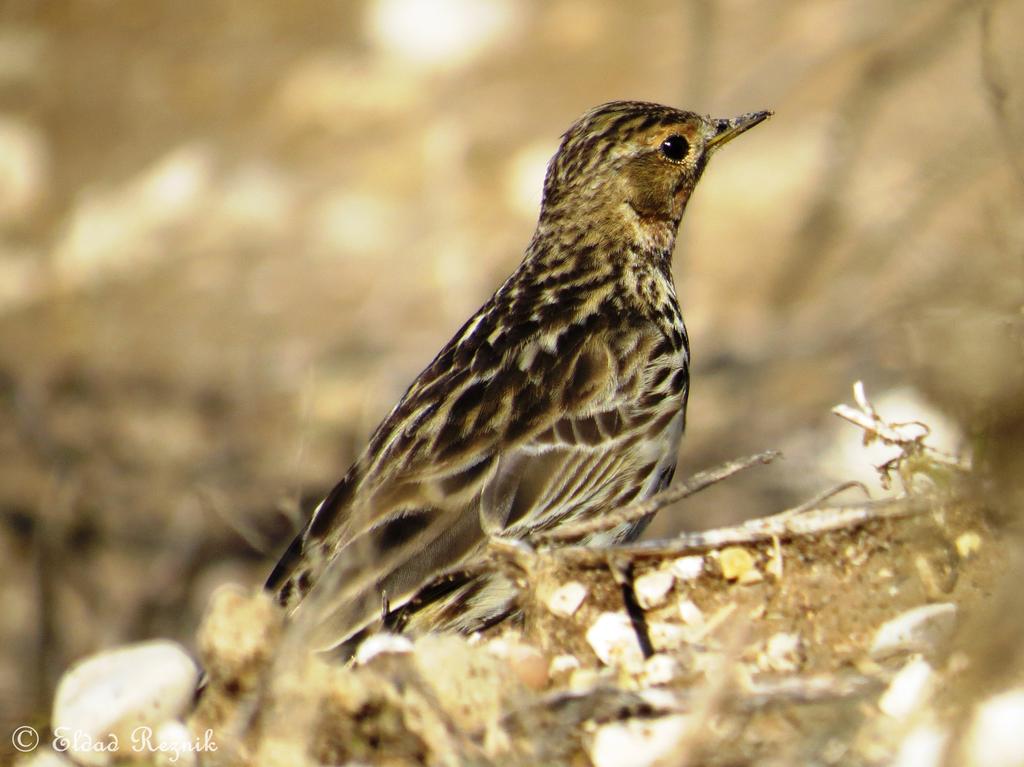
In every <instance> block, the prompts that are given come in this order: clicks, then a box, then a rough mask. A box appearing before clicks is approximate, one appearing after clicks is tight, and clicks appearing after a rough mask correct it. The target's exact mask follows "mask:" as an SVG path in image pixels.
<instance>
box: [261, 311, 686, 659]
mask: <svg viewBox="0 0 1024 767" xmlns="http://www.w3.org/2000/svg"><path fill="white" fill-rule="evenodd" d="M598 330H600V331H603V332H594V331H595V329H594V328H587V329H586V332H582V333H571V334H570V333H566V332H563V333H562V334H561V336H560V337H559V336H555V337H553V338H552V339H551V340H548V341H547V343H545V337H544V336H539V337H538V336H537V335H534V336H533V338H532V339H529V340H524V341H523V342H522V343H521V344H518V345H516V346H514V347H513V348H511V349H506V350H504V353H503V354H500V355H494V356H495V357H496V359H494V358H492V364H491V365H490V366H489V368H487V369H485V368H483V366H482V365H479V364H475V363H477V361H478V357H479V353H480V352H479V348H478V350H477V352H476V354H474V356H473V357H471V358H470V359H467V360H463V361H462V362H463V363H464V364H456V365H453V364H452V363H453V361H454V360H452V359H445V355H446V354H447V355H449V356H452V355H455V354H458V352H459V347H458V346H457V345H456V344H455V342H454V341H453V344H450V345H449V347H448V348H446V350H445V351H442V353H441V355H439V357H438V358H437V360H435V362H434V364H433V365H432V366H431V367H429V368H428V369H427V370H425V371H424V373H423V374H421V376H420V378H418V379H417V381H416V382H415V383H414V384H413V385H412V386H411V387H410V389H409V391H408V392H406V395H405V397H403V399H402V401H401V402H400V403H399V404H398V406H396V408H395V409H394V410H393V411H392V413H391V414H390V415H389V416H388V418H387V419H386V420H385V421H384V423H383V424H381V426H380V428H379V429H378V430H377V432H376V433H375V435H374V437H373V439H372V440H371V442H370V445H369V446H368V447H367V450H366V452H365V453H364V454H363V457H362V458H361V459H360V460H359V461H358V462H357V463H356V464H355V465H354V466H353V468H352V470H351V471H350V473H349V475H348V476H347V477H346V478H345V480H343V481H342V483H341V484H339V486H338V487H337V488H335V490H334V492H332V494H331V495H330V496H328V498H327V499H325V501H324V502H323V503H322V504H321V506H320V507H319V508H318V510H317V512H316V515H315V517H314V520H313V521H312V522H311V524H310V526H309V528H307V530H306V531H305V533H304V534H303V535H302V536H300V537H299V538H298V539H296V541H295V543H294V544H293V546H292V549H291V550H289V553H288V554H286V556H285V558H283V559H282V562H281V563H280V564H279V566H278V569H277V570H275V573H274V574H273V575H272V576H271V580H270V582H269V583H268V587H270V588H276V589H278V590H279V591H280V592H281V594H282V601H283V602H285V603H286V604H288V603H289V602H291V603H292V604H294V601H295V598H296V596H297V597H298V598H300V599H301V598H302V596H305V600H304V601H303V602H302V603H301V604H300V605H299V608H298V609H297V610H296V617H297V618H298V617H299V616H303V615H305V616H308V619H309V620H311V621H313V622H314V623H315V624H316V626H315V630H314V634H315V636H316V637H317V638H318V640H315V641H317V643H318V644H320V645H324V644H326V645H328V646H329V645H332V644H337V643H338V642H341V641H344V640H345V639H346V638H348V637H349V636H351V635H352V634H353V633H355V632H356V631H358V630H360V629H361V628H363V627H364V626H365V625H366V624H368V623H369V622H372V621H373V620H374V618H375V616H376V615H377V614H378V613H379V612H380V611H381V610H382V606H383V608H385V609H386V608H387V607H390V608H391V609H394V608H396V607H398V606H400V605H402V604H403V603H405V602H406V601H407V600H409V599H410V598H411V597H412V596H413V595H414V594H415V592H416V591H417V590H418V589H419V588H421V587H422V586H423V585H425V583H426V582H427V581H429V580H430V579H431V578H432V577H433V576H435V575H437V574H438V573H439V572H440V571H441V570H443V569H445V568H447V567H450V566H452V565H455V564H457V563H458V562H459V561H461V560H463V559H465V558H466V557H468V556H470V555H472V554H473V553H475V552H476V551H479V549H480V547H481V545H482V544H483V542H484V541H485V540H486V537H487V535H488V534H494V533H506V534H511V535H516V536H522V535H523V534H524V532H526V531H531V530H537V529H545V528H547V527H551V526H553V525H555V524H557V523H558V522H559V521H560V520H562V519H564V518H566V517H571V516H573V514H574V513H576V512H578V511H579V510H581V509H586V508H590V507H595V506H596V507H604V506H606V505H609V504H614V503H621V502H624V501H626V500H628V499H629V498H630V497H632V496H633V495H635V494H636V493H638V492H641V490H642V489H643V488H642V486H641V485H642V484H643V483H644V482H647V481H648V480H647V478H648V476H649V475H650V474H651V473H652V472H653V471H655V470H657V469H658V467H659V465H660V463H664V456H665V455H669V454H670V458H671V461H670V462H671V465H672V467H674V464H675V458H674V456H675V447H676V444H677V443H678V437H679V433H680V432H681V429H682V422H681V419H682V415H681V412H682V408H681V406H680V403H681V402H682V401H684V400H685V396H686V385H687V381H686V371H685V358H683V359H681V360H680V362H681V364H678V363H675V364H674V358H673V357H672V355H666V354H665V344H666V340H665V339H664V338H662V337H660V336H659V335H658V334H655V333H651V332H650V331H644V330H639V329H635V328H633V329H630V328H628V327H627V328H625V329H621V328H620V329H616V330H612V329H611V328H610V327H608V325H607V324H606V325H605V326H604V327H603V328H600V329H598ZM457 339H458V337H457ZM457 339H456V340H457ZM573 339H575V340H573ZM684 353H685V352H684ZM495 363H496V364H495ZM474 368H475V369H474ZM680 370H681V373H680ZM637 482H639V483H640V484H637ZM289 560H290V561H289ZM286 592H290V593H286ZM307 592H308V593H307ZM382 594H383V595H384V597H383V598H382Z"/></svg>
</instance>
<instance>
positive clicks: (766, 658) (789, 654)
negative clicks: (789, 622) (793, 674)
mask: <svg viewBox="0 0 1024 767" xmlns="http://www.w3.org/2000/svg"><path fill="white" fill-rule="evenodd" d="M800 656H801V647H800V635H799V634H787V633H785V632H779V633H778V634H773V635H772V636H771V637H769V639H768V642H767V644H766V645H765V648H764V653H763V655H762V656H761V657H762V663H763V665H764V666H765V667H766V668H767V669H770V670H772V671H796V669H797V668H798V667H799V666H800Z"/></svg>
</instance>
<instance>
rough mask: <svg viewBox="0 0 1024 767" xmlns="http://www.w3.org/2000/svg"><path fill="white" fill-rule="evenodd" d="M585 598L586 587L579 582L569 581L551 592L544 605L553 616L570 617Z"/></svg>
mask: <svg viewBox="0 0 1024 767" xmlns="http://www.w3.org/2000/svg"><path fill="white" fill-rule="evenodd" d="M586 598H587V587H586V586H584V585H583V584H582V583H580V582H579V581H569V582H568V583H564V584H562V585H561V586H559V587H558V588H557V589H555V590H554V591H553V592H551V594H550V596H548V598H547V601H546V604H547V606H548V609H549V610H550V611H551V612H553V613H554V614H555V615H560V616H562V617H563V618H569V617H571V616H572V615H573V614H574V613H575V612H576V611H577V610H578V609H579V608H580V605H582V604H583V600H584V599H586Z"/></svg>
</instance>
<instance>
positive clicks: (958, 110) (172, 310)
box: [0, 0, 1024, 745]
mask: <svg viewBox="0 0 1024 767" xmlns="http://www.w3.org/2000/svg"><path fill="white" fill-rule="evenodd" d="M1021 29H1024V2H1022V0H1001V1H999V0H996V1H993V2H964V1H962V0H900V2H892V1H891V0H884V1H883V0H763V1H760V2H754V1H753V0H724V1H722V2H712V0H676V1H674V2H670V1H667V0H644V1H642V2H636V3H619V2H613V1H612V0H552V1H550V2H540V0H533V1H530V2H516V1H515V0H434V1H432V2H428V1H427V0H364V1H362V2H360V1H358V0H291V1H290V2H288V3H277V2H269V1H266V0H262V1H257V2H238V0H207V1H206V2H203V3H180V2H175V1H173V0H150V1H148V2H143V1H141V0H139V1H137V2H130V3H129V2H125V3H117V2H108V1H103V0H52V1H48V2H37V1H36V0H0V455H2V460H0V606H2V610H0V725H2V726H0V730H3V731H4V732H8V731H10V730H12V729H13V728H14V727H15V726H16V725H17V724H21V723H24V722H32V721H40V720H43V721H44V720H45V718H46V710H47V706H48V704H49V699H50V696H51V695H52V687H53V684H54V683H55V680H56V678H57V677H58V676H59V674H60V673H61V671H62V670H63V669H64V668H65V667H66V666H67V664H68V663H69V662H71V661H73V660H74V659H76V658H78V657H80V656H81V655H83V654H84V653H87V652H91V651H94V650H96V649H98V648H100V647H105V646H110V645H113V644H116V643H119V642H124V641H128V640H133V639H139V638H144V637H152V636H170V637H174V638H178V639H181V640H182V641H184V642H186V643H190V642H191V637H192V635H193V632H194V630H195V627H196V624H197V622H198V620H199V617H200V615H201V613H202V610H203V608H204V606H205V604H206V600H207V598H208V596H209V594H210V592H211V590H212V589H213V588H215V587H216V586H217V585H219V584H221V583H224V582H232V581H233V582H240V583H244V584H249V585H255V584H257V583H259V582H261V581H262V580H263V578H265V576H266V574H267V573H268V572H269V569H270V567H271V565H272V563H273V561H274V558H275V557H276V555H277V554H278V553H279V552H280V551H281V550H282V549H283V547H284V546H285V545H286V544H287V542H288V540H289V538H290V537H291V535H292V534H293V533H294V531H295V530H297V529H298V528H299V527H300V526H301V525H302V523H303V521H304V519H305V516H306V515H307V514H308V513H309V512H310V510H311V509H312V507H313V506H314V505H315V503H316V502H317V500H318V499H319V498H320V497H321V496H322V495H323V494H324V493H325V492H326V491H327V490H329V489H330V486H331V485H333V483H334V482H335V481H336V480H337V479H339V478H340V476H341V475H342V474H343V473H344V471H345V469H346V468H347V466H348V464H349V463H350V461H351V460H352V459H353V458H354V456H355V454H356V452H357V451H358V450H359V449H360V448H361V446H362V445H363V444H364V442H365V440H366V439H367V437H368V435H369V433H370V431H371V430H372V428H373V427H374V426H375V425H376V423H377V422H378V420H379V419H380V418H381V417H382V416H383V415H384V414H385V413H386V412H387V410H388V409H389V408H390V407H391V405H392V404H393V403H394V402H395V401H396V399H397V398H398V397H399V396H400V394H401V393H402V391H403V390H404V388H405V386H406V385H407V384H408V383H409V382H410V381H411V380H412V378H413V377H414V376H415V374H416V373H417V372H418V371H419V370H420V369H421V368H422V367H423V366H424V365H425V364H426V363H427V362H428V361H429V360H430V359H431V358H432V356H433V355H434V353H435V352H436V351H437V350H438V349H439V348H440V347H441V345H442V344H443V343H444V342H445V341H446V340H447V339H448V338H449V337H450V335H451V334H452V333H453V332H454V331H455V330H456V329H457V328H458V327H459V326H460V325H461V323H462V321H463V320H464V319H465V318H466V317H467V316H468V315H469V314H470V313H471V312H473V311H474V310H475V309H476V308H477V307H478V306H479V305H480V304H481V303H482V302H483V301H484V300H485V299H486V298H487V297H488V296H489V295H490V293H491V291H493V289H494V288H495V287H496V286H497V285H498V284H499V283H500V282H501V280H502V279H503V278H504V277H505V276H506V275H507V274H508V273H509V272H510V271H511V270H512V269H513V268H514V266H515V264H516V263H517V262H518V260H519V258H520V255H521V253H522V250H523V248H524V246H525V245H526V243H527V241H528V239H529V237H530V235H531V232H532V229H533V225H534V221H535V219H536V214H537V208H538V205H539V193H540V186H541V180H542V177H543V173H544V167H545V164H546V162H547V160H548V158H549V157H550V155H551V154H552V152H553V151H554V150H555V148H556V146H557V143H558V139H559V135H560V134H561V132H562V131H563V130H565V129H566V128H567V127H568V126H569V125H570V124H571V123H572V122H573V121H574V120H575V119H576V118H577V117H578V116H579V115H580V114H581V113H582V112H583V111H584V110H586V109H587V108H589V107H591V106H593V105H595V104H599V103H602V102H605V101H608V100H612V99H620V98H627V99H645V100H652V101H659V102H663V103H667V104H671V105H674V106H679V107H683V108H689V109H694V110H698V111H701V112H707V113H711V114H713V115H715V116H718V117H728V116H733V115H735V114H738V113H740V112H746V111H750V110H755V109H765V108H769V109H774V110H775V111H776V115H775V117H774V118H773V119H772V120H771V121H769V122H768V123H766V124H764V125H762V126H760V127H758V128H757V129H756V130H754V131H752V132H751V133H749V134H747V135H745V136H744V137H743V138H742V140H740V141H737V142H736V143H734V144H732V145H730V146H729V148H728V149H727V150H726V151H724V152H722V153H721V154H720V155H718V156H716V158H715V160H714V162H713V163H712V166H711V167H710V168H709V170H708V172H707V173H706V175H705V177H704V180H703V181H702V183H701V185H700V187H699V188H698V191H697V193H696V195H695V196H694V198H693V200H692V201H691V204H690V207H689V210H688V212H687V215H686V218H685V220H684V222H683V226H682V230H681V233H680V239H679V246H678V248H677V252H676V261H675V265H676V278H677V284H678V287H679V294H680V299H681V303H682V304H683V308H684V314H685V316H686V319H687V324H688V326H689V329H690V335H691V340H692V345H693V353H694V369H693V384H692V394H691V399H690V416H689V430H688V434H687V437H686V439H685V444H684V448H683V453H682V457H681V465H680V472H679V475H678V476H686V475H688V474H691V473H693V472H694V471H697V470H699V469H703V468H707V467H709V466H712V465H714V464H716V463H718V462H720V461H723V460H726V459H729V458H733V457H737V456H740V455H744V454H747V453H750V452H754V451H758V450H762V449H766V448H780V449H782V450H783V451H784V452H785V455H786V457H785V460H784V461H781V462H778V463H776V464H775V465H773V466H771V467H768V468H758V469H754V470H752V471H750V472H748V473H747V474H746V475H743V476H741V477H739V478H737V479H735V480H732V481H729V482H728V483H726V484H725V485H722V486H718V487H716V488H713V489H712V490H709V491H707V492H706V493H703V494H701V495H700V496H697V497H695V498H693V499H690V500H688V501H686V502H685V503H684V504H682V505H681V506H679V507H676V508H673V509H669V510H667V511H665V512H662V514H661V517H660V518H659V520H658V522H657V523H656V525H655V526H654V527H653V529H652V530H651V533H650V534H654V535H664V534H667V533H670V532H672V531H674V530H678V529H680V528H697V527H707V526H710V525H719V524H723V523H727V522H730V521H735V520H737V519H741V518H745V517H749V516H753V515H761V514H767V513H771V512H775V511H779V510H781V509H783V508H786V507H787V506H791V505H794V504H797V503H799V502H800V501H802V500H804V499H806V498H808V497H810V496H811V495H813V494H815V493H818V492H820V491H821V490H823V489H825V488H827V487H829V486H830V485H832V484H833V483H835V482H836V481H839V480H845V479H855V478H864V477H870V476H871V475H872V473H873V472H872V469H871V465H870V462H869V458H867V457H866V454H865V453H864V452H863V451H862V450H861V448H860V446H859V439H860V437H859V433H858V432H857V430H855V429H854V428H853V427H851V426H849V425H846V424H844V423H842V422H840V421H839V420H838V419H836V418H835V417H834V416H831V415H830V414H829V408H830V407H831V406H832V405H833V404H836V403H838V402H843V401H849V400H850V399H851V395H850V390H851V389H850V387H851V385H852V383H853V382H854V381H855V380H857V379H862V380H864V381H865V384H866V386H867V390H868V393H869V395H871V396H872V397H873V398H874V399H875V401H876V404H878V406H879V409H880V410H881V411H882V415H883V416H886V417H889V418H893V419H900V418H921V419H923V420H925V421H927V422H928V423H929V424H930V425H931V426H932V427H933V430H934V432H935V435H934V436H935V441H936V443H937V444H940V445H944V446H945V447H947V448H948V449H950V450H958V449H961V448H962V447H963V446H964V445H965V444H967V443H968V442H969V441H970V438H971V435H972V434H973V432H974V430H976V429H977V428H979V424H983V423H984V422H985V420H986V418H989V417H990V416H988V415H987V413H989V412H990V411H991V407H993V403H996V405H998V404H999V403H1000V402H1003V401H1005V400H1008V399H1009V398H1012V397H1014V396H1016V394H1015V392H1017V390H1015V389H1013V388H1012V387H1009V385H1008V383H1007V382H1008V381H1013V380H1015V379H1014V378H1013V376H1014V375H1016V373H1018V372H1019V369H1017V368H1014V367H1013V365H1015V364H1017V362H1019V358H1020V342H1019V339H1020V336H1019V335H1017V332H1018V331H1019V326H1020V319H1021V307H1022V304H1024V290H1022V288H1024V284H1022V278H1024V268H1022V267H1024V215H1022V213H1024V83H1022V77H1021V76H1022V75H1024V47H1022V46H1021V45H1020V34H1019V32H1020V30H1021ZM4 737H5V740H4V744H5V745H6V736H4Z"/></svg>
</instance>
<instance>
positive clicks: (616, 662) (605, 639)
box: [587, 612, 644, 670]
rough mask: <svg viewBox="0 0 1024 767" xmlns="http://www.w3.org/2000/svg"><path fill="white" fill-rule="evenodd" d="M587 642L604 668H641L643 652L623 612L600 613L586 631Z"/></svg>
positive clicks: (630, 623)
mask: <svg viewBox="0 0 1024 767" xmlns="http://www.w3.org/2000/svg"><path fill="white" fill-rule="evenodd" d="M587 642H588V643H589V644H590V647H591V649H593V651H594V654H595V655H596V656H597V657H598V658H599V659H600V660H601V662H602V663H604V664H605V665H606V666H622V667H624V668H626V669H629V670H639V669H640V668H642V667H643V663H644V653H643V650H641V649H640V642H639V640H638V639H637V636H636V631H635V630H634V629H633V623H632V621H630V619H629V616H628V615H626V613H624V612H616V613H611V612H606V613H601V614H600V615H599V616H598V617H597V620H596V621H594V623H593V625H592V626H591V627H590V628H589V629H588V630H587Z"/></svg>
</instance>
